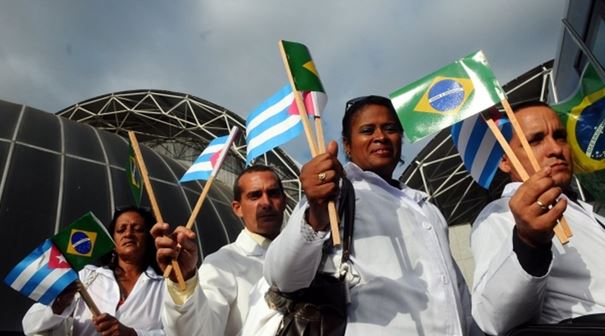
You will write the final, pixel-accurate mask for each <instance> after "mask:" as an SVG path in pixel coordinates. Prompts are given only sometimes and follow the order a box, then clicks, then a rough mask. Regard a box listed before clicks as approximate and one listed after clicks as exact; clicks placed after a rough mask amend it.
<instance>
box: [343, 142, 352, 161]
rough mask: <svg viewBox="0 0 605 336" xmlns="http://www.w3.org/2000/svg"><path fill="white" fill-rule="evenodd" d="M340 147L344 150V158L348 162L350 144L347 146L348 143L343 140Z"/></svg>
mask: <svg viewBox="0 0 605 336" xmlns="http://www.w3.org/2000/svg"><path fill="white" fill-rule="evenodd" d="M342 145H343V147H344V150H345V157H346V158H347V159H349V160H350V159H351V144H349V142H348V141H347V140H346V139H344V138H343V139H342Z"/></svg>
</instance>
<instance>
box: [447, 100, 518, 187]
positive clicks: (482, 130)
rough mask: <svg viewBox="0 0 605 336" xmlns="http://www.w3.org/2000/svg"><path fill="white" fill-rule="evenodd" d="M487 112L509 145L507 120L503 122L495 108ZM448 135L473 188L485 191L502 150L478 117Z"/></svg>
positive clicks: (455, 127)
mask: <svg viewBox="0 0 605 336" xmlns="http://www.w3.org/2000/svg"><path fill="white" fill-rule="evenodd" d="M488 112H489V113H490V116H489V117H491V118H492V120H494V122H495V123H496V125H497V126H498V128H499V129H500V130H501V132H502V134H503V135H504V137H505V138H506V139H507V140H509V141H510V139H511V137H512V127H511V125H510V122H509V121H508V119H506V118H503V116H502V114H501V113H499V112H498V109H497V108H495V107H493V108H491V109H490V110H489V111H488ZM451 131H452V141H453V142H454V145H456V148H458V152H459V153H460V157H461V158H462V162H463V163H464V166H465V167H466V170H467V171H468V172H469V173H470V175H471V177H472V178H473V180H474V181H475V182H477V184H479V185H480V186H481V187H483V188H485V189H488V188H489V186H490V184H491V183H492V180H493V179H494V175H496V171H497V170H498V165H499V164H500V160H501V159H502V155H504V150H503V149H502V147H501V146H500V144H498V141H497V140H496V137H495V136H494V134H493V133H492V132H490V130H489V128H488V127H487V124H486V122H485V120H484V118H483V115H482V113H480V114H476V115H474V116H472V117H470V118H467V119H465V120H463V121H460V122H458V123H456V124H454V125H452V129H451Z"/></svg>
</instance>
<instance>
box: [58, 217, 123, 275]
mask: <svg viewBox="0 0 605 336" xmlns="http://www.w3.org/2000/svg"><path fill="white" fill-rule="evenodd" d="M51 240H52V241H53V243H55V246H57V248H58V249H59V250H61V252H62V253H63V255H64V256H65V259H66V260H67V262H68V263H69V264H70V265H71V267H72V268H73V269H75V270H76V271H79V270H81V269H82V268H84V266H86V265H87V264H90V263H92V262H93V261H94V260H96V259H97V258H99V257H101V256H103V255H105V254H107V253H108V252H110V251H111V250H113V249H114V247H115V243H114V241H113V239H112V238H111V235H110V234H109V232H108V231H107V229H106V228H105V226H103V224H102V223H101V222H100V221H99V219H97V217H95V215H94V214H93V213H92V212H88V213H86V214H85V215H84V216H82V217H80V218H78V219H77V220H76V221H75V222H73V223H71V224H69V225H68V226H67V227H65V228H64V229H63V230H61V231H59V233H57V234H56V235H55V236H54V237H52V238H51Z"/></svg>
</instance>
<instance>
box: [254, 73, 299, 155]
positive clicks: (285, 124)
mask: <svg viewBox="0 0 605 336" xmlns="http://www.w3.org/2000/svg"><path fill="white" fill-rule="evenodd" d="M302 132H303V127H302V122H301V120H300V115H299V114H298V109H297V108H296V104H295V102H294V93H293V92H292V87H291V86H290V85H286V86H284V87H283V88H282V89H281V90H279V91H278V92H277V93H276V94H274V95H273V96H272V97H271V98H269V99H268V100H267V101H265V102H264V103H262V104H261V105H260V106H259V107H258V108H256V110H254V112H252V113H250V115H249V116H248V118H247V120H246V141H247V143H248V155H247V158H246V163H247V164H250V162H252V160H254V159H255V158H256V157H258V156H260V155H262V154H264V153H266V152H268V151H270V150H271V149H273V148H275V147H277V146H280V145H282V144H284V143H286V142H288V141H290V140H292V139H294V138H295V137H297V136H298V135H299V134H301V133H302Z"/></svg>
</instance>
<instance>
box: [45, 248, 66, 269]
mask: <svg viewBox="0 0 605 336" xmlns="http://www.w3.org/2000/svg"><path fill="white" fill-rule="evenodd" d="M48 267H49V268H52V269H57V268H70V267H71V266H70V265H69V263H68V262H67V260H65V257H64V256H63V254H62V253H61V251H59V249H58V248H56V247H55V245H52V246H51V247H50V258H49V260H48Z"/></svg>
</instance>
